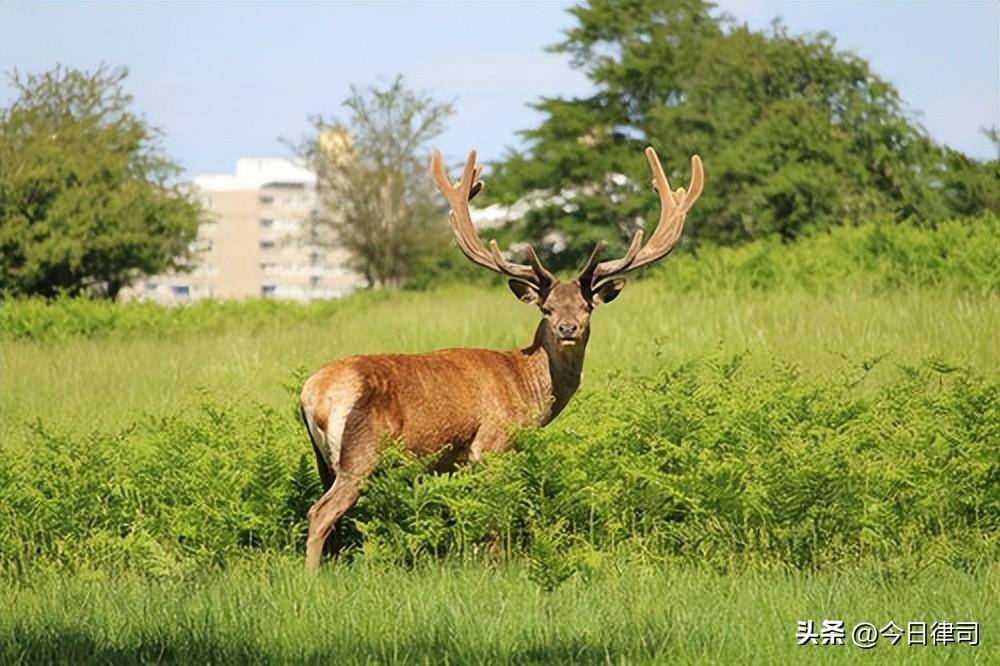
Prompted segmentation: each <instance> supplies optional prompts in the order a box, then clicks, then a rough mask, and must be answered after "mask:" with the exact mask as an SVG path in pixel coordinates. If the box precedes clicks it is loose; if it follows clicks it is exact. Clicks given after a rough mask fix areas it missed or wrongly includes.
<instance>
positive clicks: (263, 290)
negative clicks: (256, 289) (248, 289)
mask: <svg viewBox="0 0 1000 666" xmlns="http://www.w3.org/2000/svg"><path fill="white" fill-rule="evenodd" d="M277 290H278V286H277V285H274V284H262V285H261V286H260V295H261V296H262V297H264V298H271V297H273V296H274V293H275V292H276V291H277Z"/></svg>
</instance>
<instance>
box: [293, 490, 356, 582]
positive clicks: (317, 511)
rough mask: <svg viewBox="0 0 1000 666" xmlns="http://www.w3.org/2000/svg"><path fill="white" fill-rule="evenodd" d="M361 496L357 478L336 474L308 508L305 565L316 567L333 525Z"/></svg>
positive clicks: (311, 567)
mask: <svg viewBox="0 0 1000 666" xmlns="http://www.w3.org/2000/svg"><path fill="white" fill-rule="evenodd" d="M360 496H361V484H360V482H359V480H357V479H355V478H352V477H348V476H347V475H345V474H341V475H338V476H337V479H336V480H335V481H334V482H333V485H332V486H331V487H330V489H329V490H328V491H326V492H325V493H324V494H323V497H321V498H320V499H319V501H318V502H316V503H315V504H313V505H312V507H311V508H310V509H309V537H308V539H307V540H306V567H307V568H309V569H318V568H319V563H320V561H321V560H322V559H323V546H324V544H326V542H327V539H329V537H330V533H331V532H332V531H333V527H334V525H336V523H337V519H339V518H340V517H341V516H342V515H344V513H346V512H347V510H348V509H350V508H351V507H352V506H354V503H355V502H357V501H358V497H360Z"/></svg>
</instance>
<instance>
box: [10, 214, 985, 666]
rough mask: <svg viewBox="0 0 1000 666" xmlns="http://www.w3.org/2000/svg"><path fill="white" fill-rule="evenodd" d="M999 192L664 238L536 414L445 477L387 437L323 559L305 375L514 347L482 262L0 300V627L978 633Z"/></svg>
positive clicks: (96, 650)
mask: <svg viewBox="0 0 1000 666" xmlns="http://www.w3.org/2000/svg"><path fill="white" fill-rule="evenodd" d="M997 226H998V225H997V221H996V220H995V219H992V218H991V219H988V220H986V221H985V222H984V221H979V223H978V226H976V225H972V224H968V225H966V224H958V223H956V224H953V225H951V226H948V227H946V228H945V229H944V230H942V231H939V232H938V234H935V233H933V232H927V231H913V230H907V229H906V228H898V229H897V230H896V231H892V230H890V231H883V230H880V229H874V230H873V229H867V230H866V229H861V230H844V231H843V232H838V234H835V235H833V236H831V237H829V238H821V239H817V240H815V241H813V242H811V244H810V243H808V242H807V243H803V244H801V245H800V246H795V247H782V246H778V245H761V246H751V247H749V248H743V249H741V250H719V251H709V250H705V251H703V252H702V254H701V256H700V257H699V258H698V259H693V258H691V257H680V258H677V259H676V260H672V261H671V262H668V263H667V265H666V266H665V267H664V269H663V270H661V271H659V272H658V273H656V274H655V275H653V276H652V277H651V278H650V279H647V280H642V281H640V282H639V283H637V284H634V285H631V286H629V287H628V288H627V289H626V291H625V292H624V293H623V295H622V297H620V298H619V299H618V300H617V301H616V302H615V303H613V304H611V305H608V306H606V307H603V308H601V309H600V310H599V311H598V312H596V313H595V315H594V323H593V328H594V331H593V335H592V338H591V345H590V348H589V351H588V359H587V365H586V371H585V376H584V383H583V386H582V388H581V391H580V394H579V396H578V397H577V398H576V399H575V400H574V402H572V403H571V404H570V406H569V407H568V408H567V410H566V412H565V413H564V414H563V415H562V416H560V418H559V419H558V420H557V421H556V422H555V423H554V424H553V425H552V426H550V427H549V428H548V429H546V430H545V431H543V432H542V433H531V432H529V433H524V434H523V435H522V436H521V437H519V445H518V451H517V452H516V453H509V454H505V455H503V456H498V457H496V459H491V460H487V462H486V463H484V464H483V465H480V466H479V467H477V468H475V469H463V470H462V471H460V472H459V473H457V474H455V475H451V476H446V477H429V476H427V475H424V474H421V473H419V464H414V463H410V462H407V461H396V463H395V464H394V465H390V466H388V469H387V470H386V471H385V473H384V474H382V475H380V476H378V478H377V479H376V480H375V481H373V484H372V486H371V487H370V488H369V490H368V493H367V494H366V498H365V499H364V500H363V501H362V502H361V504H359V506H358V508H357V509H356V510H355V511H353V512H351V513H349V514H348V519H347V520H345V521H343V522H344V524H343V525H342V527H341V529H340V530H339V531H338V537H339V538H340V539H341V540H342V541H343V542H344V543H346V544H347V550H346V552H344V553H343V554H342V556H341V558H340V560H339V561H338V562H337V563H335V564H331V565H329V566H327V567H326V568H325V569H324V570H323V571H322V572H321V574H320V575H319V576H318V577H316V578H310V577H308V576H305V575H304V574H303V573H302V572H301V571H300V570H299V560H300V556H301V551H302V541H303V539H302V536H303V535H302V529H303V515H304V511H305V508H306V507H307V506H308V504H309V502H310V501H312V500H313V499H315V497H317V496H318V492H319V488H318V480H317V479H316V478H315V477H316V475H315V472H314V470H313V469H312V468H311V465H312V462H311V452H310V450H309V445H308V441H307V439H306V437H305V435H304V434H303V432H302V431H301V426H300V424H298V423H297V421H296V416H295V413H294V405H295V393H296V391H297V388H298V386H299V384H300V382H301V379H302V377H303V376H304V375H305V374H306V373H307V372H309V371H311V370H312V369H314V368H315V367H317V366H318V365H320V364H321V363H323V362H325V361H327V360H329V359H331V358H335V357H338V356H344V355H348V354H355V353H364V352H376V351H378V352H388V351H402V352H409V351H425V350H431V349H436V348H441V347H448V346H483V347H493V348H513V347H516V346H521V345H524V344H526V343H527V342H528V341H529V339H530V336H531V332H532V330H533V328H534V325H535V323H536V321H537V314H536V312H535V311H534V310H533V309H532V308H529V307H525V306H523V305H522V304H519V303H517V302H516V301H515V299H514V298H513V297H511V296H510V294H509V293H508V292H507V291H506V289H505V288H503V287H500V286H491V287H484V286H474V285H466V286H446V287H443V288H441V289H438V290H435V291H431V292H423V293H401V294H397V295H391V296H386V295H378V294H363V295H361V296H359V297H355V298H351V299H347V300H346V301H344V302H341V303H335V304H330V305H317V306H308V307H300V306H292V305H282V304H277V305H276V304H247V305H244V306H232V305H225V306H223V305H213V304H206V305H204V306H198V307H197V308H190V309H187V310H176V311H163V310H159V309H157V308H148V307H145V306H143V307H138V306H129V307H122V306H117V307H116V306H105V305H101V304H94V305H90V304H73V303H57V304H52V305H41V304H37V303H20V304H19V303H10V304H5V305H2V306H0V345H2V352H0V415H2V419H0V438H2V439H0V579H2V581H0V582H2V588H0V661H3V662H8V663H10V662H13V663H34V662H53V661H61V662H73V663H80V662H87V661H91V662H102V663H136V662H212V663H220V662H276V663H287V662H297V661H305V662H309V661H315V662H320V661H323V662H330V661H334V662H337V663H385V662H390V663H402V662H408V663H412V662H417V663H512V664H513V663H518V664H520V663H543V662H556V663H566V662H587V663H595V662H596V663H743V662H752V663H786V662H791V661H804V662H815V663H826V662H830V663H834V662H838V663H839V662H840V661H842V660H844V659H845V658H851V659H854V660H858V661H860V660H862V659H870V658H871V657H870V656H869V655H870V654H872V653H871V652H870V651H865V650H861V649H859V648H856V647H854V646H852V645H850V644H849V643H850V639H849V637H848V641H847V642H848V645H845V646H815V647H814V646H803V647H799V646H797V645H796V641H795V636H794V634H795V629H796V621H797V620H804V619H814V620H816V621H817V622H819V621H821V620H823V619H843V620H845V621H846V622H847V626H848V627H850V626H852V624H853V623H855V622H859V621H862V620H868V621H871V622H873V623H876V624H879V626H882V625H884V624H886V623H888V622H889V621H890V620H891V621H895V622H896V623H897V624H903V623H905V622H911V621H912V622H918V621H927V622H933V621H952V622H960V621H978V622H980V624H981V627H982V628H981V634H982V644H981V645H980V646H978V647H975V648H973V647H969V646H957V645H950V646H928V647H923V648H918V647H907V646H905V645H904V646H895V647H887V646H881V647H879V648H877V649H876V650H875V651H874V653H875V654H878V655H879V657H878V658H879V660H880V661H882V660H883V659H888V660H892V661H916V662H917V663H932V662H933V663H937V662H938V661H949V660H950V661H955V662H962V663H973V662H976V663H991V662H994V663H995V662H996V661H997V660H998V659H1000V649H998V645H1000V644H998V641H997V635H998V632H1000V618H998V615H997V607H998V605H997V604H996V602H995V600H996V599H997V598H1000V570H998V568H997V556H998V552H1000V539H998V536H997V531H998V529H1000V382H998V379H1000V372H998V370H1000V367H998V366H1000V355H998V353H997V352H998V343H997V340H998V339H1000V307H998V306H1000V281H998V279H997V265H998V263H1000V262H998V260H997V243H996V240H995V239H996V235H995V232H996V231H997ZM893 234H898V235H893ZM942 239H944V240H942ZM734 276H735V277H734ZM901 276H902V277H901ZM496 534H500V535H501V537H502V538H501V548H500V552H492V551H491V548H490V547H489V543H490V542H491V540H492V539H493V538H494V536H491V535H496Z"/></svg>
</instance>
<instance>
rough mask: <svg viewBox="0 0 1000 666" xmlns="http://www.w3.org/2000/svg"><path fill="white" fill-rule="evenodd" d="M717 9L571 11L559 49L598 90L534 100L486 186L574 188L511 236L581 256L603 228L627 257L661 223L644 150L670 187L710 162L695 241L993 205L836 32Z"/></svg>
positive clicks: (602, 5)
mask: <svg viewBox="0 0 1000 666" xmlns="http://www.w3.org/2000/svg"><path fill="white" fill-rule="evenodd" d="M712 10H713V5H712V4H711V3H708V2H702V1H701V0H675V1H672V2H663V1H659V0H625V1H619V0H591V1H590V2H588V3H586V4H584V5H581V6H577V7H574V8H572V9H571V10H570V13H571V14H572V15H573V16H574V17H575V19H576V24H575V25H574V26H573V27H571V28H570V29H569V30H568V31H567V32H566V35H565V39H564V40H563V41H562V42H560V43H559V44H556V45H555V46H553V47H551V48H552V50H554V51H556V52H559V53H565V54H568V55H569V56H570V58H571V62H572V64H573V66H574V67H576V68H579V69H581V70H583V71H584V72H585V73H586V74H587V76H588V77H589V78H590V79H591V81H592V82H593V83H594V87H595V92H594V93H593V94H592V95H591V96H589V97H586V98H572V99H565V98H559V97H554V98H545V99H543V100H541V101H540V102H539V103H537V104H536V105H534V106H535V108H536V109H538V110H539V111H540V112H541V113H542V114H543V120H542V122H541V124H540V125H539V126H538V127H537V128H534V129H530V130H527V131H525V132H523V135H524V137H525V138H526V139H527V150H526V152H523V153H518V152H512V153H510V154H508V156H507V157H506V158H505V159H504V160H503V161H502V162H501V163H500V164H498V165H497V168H496V170H495V174H494V177H493V178H492V180H491V183H490V187H489V188H487V190H486V193H487V195H488V196H493V197H495V198H499V199H500V200H506V201H510V200H512V199H514V198H517V197H518V196H522V195H523V194H524V193H526V192H528V191H532V190H543V191H549V192H558V191H559V190H573V194H574V196H573V198H572V200H571V201H563V200H561V199H558V198H557V199H556V200H554V201H553V204H552V205H549V206H544V207H542V208H539V209H536V210H534V211H533V212H531V213H530V214H529V215H528V216H527V217H526V218H525V220H523V223H522V228H520V229H516V230H514V231H513V232H512V233H516V234H517V235H520V236H522V237H523V236H528V237H530V238H532V239H533V240H534V241H535V242H536V243H537V242H539V241H540V239H541V238H542V237H544V236H546V235H548V234H549V232H551V231H553V230H558V231H561V232H562V233H563V234H564V235H565V236H566V237H568V239H569V247H568V248H567V250H566V251H564V252H560V253H559V255H558V257H554V256H552V255H551V253H550V254H549V255H548V256H547V257H546V259H547V260H548V261H552V262H553V263H554V264H555V265H557V266H560V267H564V268H565V267H567V266H569V265H573V264H579V263H580V262H582V261H583V259H584V254H585V253H586V252H588V251H589V248H590V247H592V245H593V243H594V242H595V241H596V240H597V239H599V238H601V237H606V238H608V240H613V241H616V243H617V247H615V246H614V245H613V246H612V248H611V251H618V252H621V251H623V249H624V241H625V240H626V239H627V238H628V237H629V236H630V235H631V232H632V231H633V230H634V228H635V225H637V224H639V223H640V222H639V221H640V220H642V219H655V218H654V217H653V216H654V215H655V212H654V209H655V206H656V197H655V194H654V193H653V191H652V189H651V188H649V187H646V186H645V185H646V184H647V183H648V182H649V175H648V173H647V172H646V168H647V167H646V164H645V160H644V159H643V157H642V149H643V148H644V147H645V146H646V145H650V144H651V145H653V146H654V147H656V148H657V149H658V151H659V154H660V157H661V159H662V160H663V163H664V168H665V169H666V170H667V173H668V176H669V177H671V178H672V179H673V180H674V181H676V183H677V184H683V183H684V181H686V179H687V178H688V177H689V170H690V166H689V162H688V160H689V156H690V155H691V154H694V153H698V154H700V155H701V157H702V158H703V160H704V164H705V174H706V183H707V185H706V188H705V194H704V195H703V196H702V198H701V200H700V201H699V202H698V204H697V207H696V210H695V212H694V213H693V218H692V219H691V220H690V223H689V225H688V228H687V230H686V231H685V237H684V243H686V244H691V243H692V242H697V241H698V240H699V239H707V240H712V241H716V242H722V243H736V242H742V241H746V240H752V239H754V238H758V237H762V236H767V235H772V234H778V235H780V236H781V237H782V238H785V239H792V238H795V237H796V236H798V235H799V234H801V233H803V232H804V231H805V230H807V229H809V228H823V227H826V226H829V225H833V224H842V223H845V222H851V221H854V220H857V219H859V218H861V217H864V216H867V215H870V214H872V213H876V212H878V213H885V212H888V213H891V214H893V215H895V216H896V217H897V218H899V219H903V218H908V217H916V218H919V219H926V220H934V219H939V218H941V217H942V216H945V215H948V214H950V213H954V212H958V211H961V212H971V211H975V210H977V209H978V210H981V209H982V208H983V207H986V206H987V204H986V203H985V201H984V198H983V196H982V195H983V192H982V189H983V188H982V184H983V181H982V178H981V177H980V176H981V173H979V172H976V169H977V168H978V167H977V166H976V165H966V166H969V167H970V169H969V170H967V171H968V174H973V172H975V173H977V174H979V175H978V176H973V177H970V178H967V179H965V181H963V182H962V183H960V182H957V181H955V179H954V178H952V176H953V175H954V173H955V172H954V167H955V165H956V164H957V163H958V161H961V159H967V158H964V156H960V155H959V154H956V153H955V152H954V151H945V150H942V149H941V148H939V147H937V146H935V145H934V144H933V143H932V142H931V141H930V140H929V139H928V137H927V135H926V133H925V132H924V131H923V130H922V129H921V128H920V127H919V126H917V125H916V124H915V123H913V122H912V121H910V120H909V119H908V118H907V116H906V113H905V112H904V107H903V102H902V100H901V99H900V97H899V94H898V92H897V91H896V89H895V88H894V87H893V86H892V85H891V84H889V83H888V82H886V81H884V80H883V79H881V78H880V77H879V76H878V75H877V74H875V73H874V72H873V71H872V70H871V68H870V67H869V65H868V63H867V62H866V61H865V60H863V59H862V58H860V57H858V56H855V55H853V54H850V53H846V52H842V51H838V50H837V49H836V48H835V42H834V39H833V37H832V36H830V35H828V34H825V33H820V34H817V35H814V36H794V35H790V34H788V32H787V31H786V30H785V28H784V27H783V26H782V25H781V24H780V23H778V22H775V23H774V24H772V27H771V29H770V30H769V31H767V32H763V33H762V32H754V31H751V30H750V29H748V28H747V27H746V26H739V25H735V24H734V23H733V22H732V21H731V20H730V19H727V18H725V17H721V18H720V17H717V16H716V15H715V14H713V12H712ZM611 174H624V175H625V176H627V177H628V179H627V180H623V179H621V178H617V179H616V178H613V177H610V175H611ZM971 181H975V182H974V183H973V182H971ZM963 188H964V189H963ZM949 189H950V191H951V196H946V194H947V193H946V192H945V190H949Z"/></svg>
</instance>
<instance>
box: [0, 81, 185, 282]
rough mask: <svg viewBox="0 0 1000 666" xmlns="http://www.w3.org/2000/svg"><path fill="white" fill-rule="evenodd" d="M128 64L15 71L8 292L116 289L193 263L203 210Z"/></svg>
mask: <svg viewBox="0 0 1000 666" xmlns="http://www.w3.org/2000/svg"><path fill="white" fill-rule="evenodd" d="M127 74H128V72H127V70H125V69H109V68H107V67H105V66H101V67H100V68H98V69H97V70H96V71H93V72H84V71H79V70H75V69H68V68H64V67H56V68H55V69H52V70H50V71H48V72H44V73H42V74H28V75H23V74H20V73H17V72H15V73H14V74H13V75H11V76H10V77H9V80H10V83H11V85H12V86H13V87H14V89H15V91H16V93H17V97H16V99H15V100H14V102H13V103H12V104H11V105H10V106H9V107H6V108H3V109H0V294H2V293H6V294H8V295H29V294H34V295H39V296H43V297H52V296H55V295H56V294H60V293H65V294H69V295H78V294H85V293H101V294H103V295H105V296H107V297H109V298H112V299H113V298H114V297H115V296H116V295H117V293H118V291H119V290H120V289H121V288H122V287H124V286H127V285H128V284H129V283H130V282H132V281H133V280H134V279H136V277H138V276H139V275H141V274H151V273H158V272H161V271H164V270H168V269H179V268H183V267H184V262H185V257H186V255H187V252H188V243H189V242H190V241H191V240H193V238H194V234H195V231H196V229H197V224H198V218H199V210H198V208H197V206H196V205H195V204H194V203H192V202H191V201H190V200H189V199H187V198H186V197H184V196H183V195H182V194H181V193H180V192H179V191H178V190H177V189H176V188H174V187H170V186H168V185H167V180H168V179H169V178H170V177H171V176H173V175H175V174H177V173H178V171H179V169H178V167H177V165H176V164H174V163H173V162H171V161H170V160H169V159H168V158H167V157H165V156H164V155H163V154H162V152H161V151H160V149H159V147H158V139H159V136H160V135H159V131H158V130H156V129H155V128H153V127H151V126H150V125H149V124H148V123H147V122H146V121H145V120H144V119H143V118H142V117H141V116H138V115H136V113H135V112H134V111H132V110H131V109H130V107H131V106H132V96H131V95H128V94H127V93H126V92H125V90H124V81H125V78H126V76H127Z"/></svg>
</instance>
